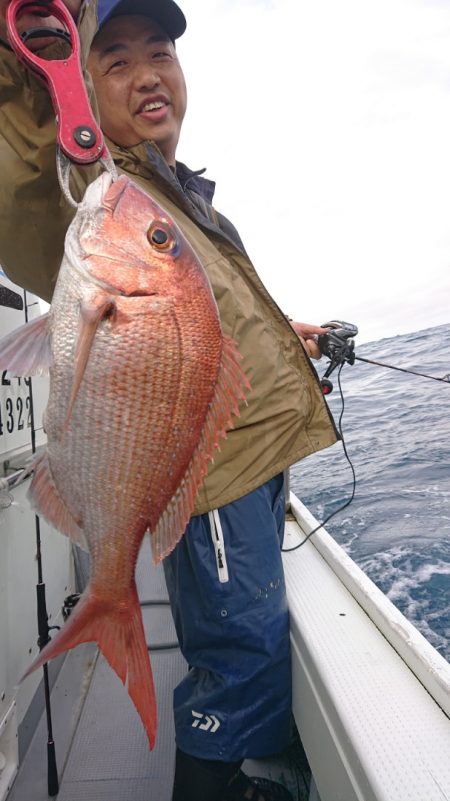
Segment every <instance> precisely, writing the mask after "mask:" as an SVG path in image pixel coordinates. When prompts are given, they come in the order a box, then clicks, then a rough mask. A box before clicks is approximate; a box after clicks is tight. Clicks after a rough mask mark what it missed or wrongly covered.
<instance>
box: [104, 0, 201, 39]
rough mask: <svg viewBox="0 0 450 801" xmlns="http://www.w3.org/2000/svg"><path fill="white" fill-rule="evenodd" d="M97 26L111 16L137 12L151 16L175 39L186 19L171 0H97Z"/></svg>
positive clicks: (183, 27)
mask: <svg viewBox="0 0 450 801" xmlns="http://www.w3.org/2000/svg"><path fill="white" fill-rule="evenodd" d="M97 14H98V26H99V28H101V27H102V25H104V24H105V22H107V21H108V20H109V19H111V17H123V16H125V15H131V14H139V15H142V16H144V17H151V18H152V19H153V20H154V21H155V22H157V23H158V25H161V28H163V30H165V32H166V33H167V34H169V36H170V38H171V39H172V40H173V41H175V39H178V37H179V36H181V35H182V34H183V33H184V32H185V30H186V19H185V16H184V14H183V12H182V10H181V8H179V7H178V6H177V4H176V3H174V2H173V0H98V4H97Z"/></svg>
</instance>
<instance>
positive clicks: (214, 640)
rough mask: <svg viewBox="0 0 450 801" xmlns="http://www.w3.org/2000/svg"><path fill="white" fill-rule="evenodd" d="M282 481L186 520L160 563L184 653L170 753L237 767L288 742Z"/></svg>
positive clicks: (277, 479) (288, 673)
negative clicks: (185, 667)
mask: <svg viewBox="0 0 450 801" xmlns="http://www.w3.org/2000/svg"><path fill="white" fill-rule="evenodd" d="M283 533H284V490H283V476H282V475H278V476H275V477H274V478H273V479H271V480H270V481H268V482H267V483H266V484H264V485H263V486H261V487H259V488H258V489H257V490H255V491H254V492H251V493H249V494H248V495H246V496H244V497H243V498H240V499H239V500H237V501H234V502H233V503H230V504H227V505H226V506H224V507H222V508H221V509H219V510H215V511H214V512H210V513H209V514H204V515H200V516H198V517H194V518H192V519H191V521H190V523H189V526H188V528H187V530H186V533H185V535H184V537H183V538H182V540H181V541H180V542H179V543H178V545H177V547H176V548H175V550H174V551H173V552H172V554H170V556H168V557H167V558H166V559H165V560H164V568H165V575H166V582H167V587H168V591H169V598H170V603H171V607H172V614H173V617H174V621H175V626H176V630H177V634H178V639H179V642H180V647H181V651H182V653H183V655H184V657H185V659H186V661H187V663H188V665H189V666H190V669H189V671H188V673H187V675H186V677H185V678H184V679H183V680H182V681H181V683H180V684H179V685H178V687H176V689H175V692H174V715H175V729H176V741H177V746H178V748H180V749H181V750H182V751H184V752H185V753H187V754H190V755H192V756H195V757H198V758H201V759H211V760H221V761H224V762H234V761H238V760H240V759H244V758H252V757H253V758H258V757H261V758H262V757H265V756H268V755H270V754H274V753H277V752H279V751H281V750H282V749H283V748H285V747H286V746H287V745H288V743H289V741H290V734H291V727H290V723H291V660H290V643H289V615H288V607H287V601H286V590H285V582H284V574H283V567H282V562H281V552H280V547H281V543H282V538H283Z"/></svg>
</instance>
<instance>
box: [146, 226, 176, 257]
mask: <svg viewBox="0 0 450 801" xmlns="http://www.w3.org/2000/svg"><path fill="white" fill-rule="evenodd" d="M147 239H148V241H149V242H150V244H151V245H152V247H154V248H155V250H159V251H161V252H166V251H168V250H172V249H173V248H174V247H175V245H176V240H175V237H174V235H173V234H172V232H171V230H170V228H169V226H168V225H166V223H164V222H162V221H161V220H158V221H157V222H154V223H152V225H151V226H150V228H149V229H148V231H147Z"/></svg>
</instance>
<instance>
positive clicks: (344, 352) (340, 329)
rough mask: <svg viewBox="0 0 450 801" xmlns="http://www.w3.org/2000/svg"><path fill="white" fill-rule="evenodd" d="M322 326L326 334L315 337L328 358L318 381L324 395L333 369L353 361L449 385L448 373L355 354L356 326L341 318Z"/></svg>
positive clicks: (327, 390) (329, 383)
mask: <svg viewBox="0 0 450 801" xmlns="http://www.w3.org/2000/svg"><path fill="white" fill-rule="evenodd" d="M322 328H328V329H329V330H328V331H327V333H326V334H321V335H320V336H318V337H317V344H318V345H319V348H320V352H321V353H322V355H323V356H327V357H328V358H329V360H330V361H329V364H328V367H327V369H326V371H325V373H324V375H323V377H322V379H321V382H320V384H321V386H322V392H323V394H324V395H330V394H331V392H332V391H333V384H332V383H331V381H329V376H330V375H331V373H332V372H333V370H335V369H336V368H337V367H340V366H341V365H344V364H345V363H348V364H351V365H353V364H354V363H355V361H358V362H366V363H367V364H374V365H377V366H378V367H386V368H388V369H389V370H398V371H399V372H401V373H409V374H410V375H415V376H420V377H421V378H428V379H430V380H431V381H441V382H443V383H444V384H448V385H450V373H448V374H447V375H445V376H442V377H438V376H435V375H429V374H428V373H419V372H418V371H417V370H410V369H409V368H406V367H398V366H395V365H393V364H386V362H379V361H375V360H374V359H366V358H363V357H362V356H357V355H356V353H355V342H354V339H353V337H355V336H356V335H357V333H358V328H357V326H356V325H353V324H352V323H345V322H343V321H342V320H332V321H331V322H328V323H324V324H323V326H322Z"/></svg>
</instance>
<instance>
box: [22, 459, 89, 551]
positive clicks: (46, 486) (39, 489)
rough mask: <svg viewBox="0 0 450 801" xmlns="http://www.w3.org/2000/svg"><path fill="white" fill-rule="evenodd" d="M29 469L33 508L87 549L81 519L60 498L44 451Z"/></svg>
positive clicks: (29, 495) (62, 532) (29, 496)
mask: <svg viewBox="0 0 450 801" xmlns="http://www.w3.org/2000/svg"><path fill="white" fill-rule="evenodd" d="M30 470H32V471H33V479H32V481H31V484H30V489H29V490H28V498H29V500H30V502H31V505H32V506H33V508H34V509H35V510H36V512H38V514H40V515H42V517H43V518H45V520H46V521H47V522H48V523H50V525H52V526H54V527H55V528H56V529H58V531H60V532H61V534H65V535H66V536H67V537H70V539H71V540H72V542H74V543H75V544H76V545H79V546H80V548H83V550H85V551H87V550H88V544H87V542H86V537H85V535H84V532H83V530H82V528H81V520H75V518H74V516H73V515H72V514H71V512H70V511H69V510H68V508H67V506H66V505H65V503H64V501H63V499H62V498H61V496H60V494H59V492H58V489H57V487H56V485H55V482H54V480H53V476H52V473H51V470H50V464H49V461H48V455H47V453H46V452H44V453H43V454H40V455H39V456H38V457H37V459H36V460H35V462H34V463H33V465H32V466H31V468H30Z"/></svg>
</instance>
